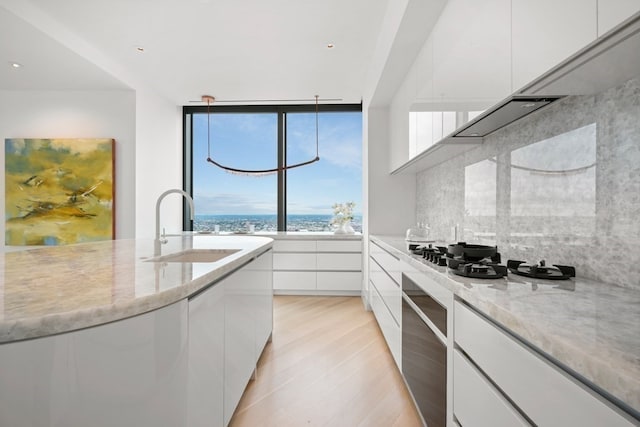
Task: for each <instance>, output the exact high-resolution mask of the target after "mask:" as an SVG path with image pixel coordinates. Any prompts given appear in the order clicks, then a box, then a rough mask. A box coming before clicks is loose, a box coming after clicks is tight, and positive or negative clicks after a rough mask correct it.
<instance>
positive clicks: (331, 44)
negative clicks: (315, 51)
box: [327, 43, 335, 49]
mask: <svg viewBox="0 0 640 427" xmlns="http://www.w3.org/2000/svg"><path fill="white" fill-rule="evenodd" d="M334 46H335V45H334V44H333V43H329V44H327V48H329V49H333V47H334Z"/></svg>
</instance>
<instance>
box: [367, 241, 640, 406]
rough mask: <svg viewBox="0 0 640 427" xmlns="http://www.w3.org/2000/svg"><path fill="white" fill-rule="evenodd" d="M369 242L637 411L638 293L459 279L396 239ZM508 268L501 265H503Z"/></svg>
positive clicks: (578, 281) (594, 285)
mask: <svg viewBox="0 0 640 427" xmlns="http://www.w3.org/2000/svg"><path fill="white" fill-rule="evenodd" d="M371 240H372V241H374V242H376V243H378V244H379V245H380V246H381V247H382V248H384V249H386V250H387V251H389V252H391V253H392V254H395V255H396V256H397V257H398V258H400V259H401V260H403V261H405V262H407V263H408V264H410V265H411V266H412V267H414V268H416V269H418V270H419V271H421V272H423V273H424V274H425V275H426V276H427V277H429V278H430V279H432V280H433V281H435V282H437V283H439V284H440V285H442V286H444V287H445V288H447V289H449V290H451V291H452V292H453V293H454V294H455V295H456V296H458V297H459V298H461V299H463V300H465V301H466V302H468V303H469V304H471V305H472V306H474V307H475V308H476V309H478V310H479V311H481V312H482V313H484V314H485V315H487V316H488V317H490V318H492V319H493V320H494V321H496V322H497V323H499V324H501V325H503V326H504V327H505V328H506V329H508V330H510V331H512V332H513V333H514V334H516V335H517V336H519V337H521V338H522V339H523V340H525V341H526V342H528V343H529V344H531V345H532V346H533V347H536V348H538V349H539V350H541V351H542V352H544V353H546V354H547V355H549V356H550V357H551V358H552V359H555V360H556V361H558V362H560V364H562V365H564V366H565V367H567V368H569V369H570V370H572V371H574V372H575V373H577V374H578V375H579V376H582V377H584V378H585V379H586V380H588V381H589V382H591V383H592V384H595V385H596V386H597V387H600V388H602V389H603V390H604V391H606V393H608V394H610V395H611V396H613V397H614V398H616V399H619V400H621V401H622V402H624V403H625V404H627V405H629V406H631V408H633V409H634V410H635V411H640V291H637V290H633V289H628V288H623V287H619V286H615V285H608V284H604V283H599V282H595V281H591V280H587V279H584V278H580V277H576V278H572V279H570V280H567V281H565V280H560V281H554V280H538V279H531V278H528V277H523V276H518V275H515V274H509V275H508V278H502V279H495V280H489V279H473V278H467V277H461V276H457V275H455V274H453V273H452V272H450V271H448V269H447V267H439V266H436V265H433V264H431V263H423V262H422V261H420V259H421V258H420V257H419V256H416V255H413V254H411V253H410V252H409V251H408V250H407V242H406V241H405V240H404V238H402V237H400V236H371ZM503 262H504V263H506V260H503Z"/></svg>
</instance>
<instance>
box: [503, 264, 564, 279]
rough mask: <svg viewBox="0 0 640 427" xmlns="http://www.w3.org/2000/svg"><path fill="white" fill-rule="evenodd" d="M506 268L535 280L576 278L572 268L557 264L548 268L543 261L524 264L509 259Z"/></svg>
mask: <svg viewBox="0 0 640 427" xmlns="http://www.w3.org/2000/svg"><path fill="white" fill-rule="evenodd" d="M507 268H508V269H509V271H510V272H512V273H514V274H518V275H520V276H526V277H533V278H536V279H550V280H566V279H569V278H570V277H576V269H575V268H574V267H572V266H569V265H559V264H553V266H548V265H546V263H545V261H544V260H542V261H540V262H539V263H538V264H525V262H524V261H515V260H511V259H510V260H508V261H507Z"/></svg>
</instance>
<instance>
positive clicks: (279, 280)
mask: <svg viewBox="0 0 640 427" xmlns="http://www.w3.org/2000/svg"><path fill="white" fill-rule="evenodd" d="M273 289H274V290H315V289H316V273H315V272H314V271H274V272H273Z"/></svg>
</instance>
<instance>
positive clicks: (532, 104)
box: [522, 102, 536, 108]
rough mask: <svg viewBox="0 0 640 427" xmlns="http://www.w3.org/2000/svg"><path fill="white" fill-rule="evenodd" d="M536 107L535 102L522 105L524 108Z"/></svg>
mask: <svg viewBox="0 0 640 427" xmlns="http://www.w3.org/2000/svg"><path fill="white" fill-rule="evenodd" d="M535 106H536V103H535V102H527V103H526V104H522V108H533V107H535Z"/></svg>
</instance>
